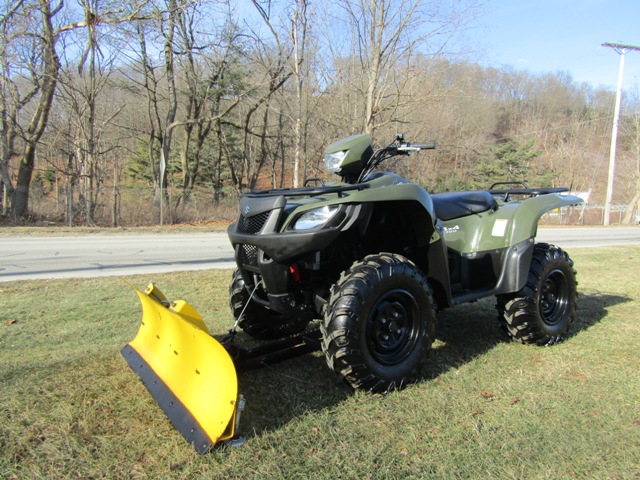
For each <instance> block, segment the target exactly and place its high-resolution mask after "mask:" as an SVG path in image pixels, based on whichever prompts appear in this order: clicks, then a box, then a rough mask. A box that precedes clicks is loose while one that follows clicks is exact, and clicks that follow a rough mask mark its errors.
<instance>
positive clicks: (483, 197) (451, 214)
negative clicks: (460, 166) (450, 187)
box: [431, 190, 498, 220]
mask: <svg viewBox="0 0 640 480" xmlns="http://www.w3.org/2000/svg"><path fill="white" fill-rule="evenodd" d="M431 199H432V200H433V207H434V209H435V212H436V217H437V218H439V219H440V220H452V219H454V218H459V217H465V216H467V215H471V214H473V213H481V212H486V211H487V210H490V209H496V208H497V207H498V204H497V202H496V199H495V198H493V195H491V193H489V192H488V191H486V190H479V191H474V192H447V193H437V194H435V195H431Z"/></svg>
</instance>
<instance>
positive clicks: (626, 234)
mask: <svg viewBox="0 0 640 480" xmlns="http://www.w3.org/2000/svg"><path fill="white" fill-rule="evenodd" d="M538 241H543V242H550V243H556V244H557V245H560V246H561V247H562V248H565V249H567V250H571V249H574V248H584V247H601V246H611V245H625V244H634V243H635V244H637V243H640V227H609V228H602V227H573V228H541V229H540V231H539V232H538ZM233 267H234V260H233V250H232V248H231V244H230V243H229V240H228V238H227V235H226V233H193V234H158V235H130V234H127V235H85V236H58V237H38V236H34V237H30V236H25V237H13V236H8V237H2V236H0V282H3V281H4V282H8V281H15V280H30V279H55V278H82V277H85V278H86V277H99V276H120V275H136V274H152V273H161V272H172V271H179V270H206V269H212V268H233Z"/></svg>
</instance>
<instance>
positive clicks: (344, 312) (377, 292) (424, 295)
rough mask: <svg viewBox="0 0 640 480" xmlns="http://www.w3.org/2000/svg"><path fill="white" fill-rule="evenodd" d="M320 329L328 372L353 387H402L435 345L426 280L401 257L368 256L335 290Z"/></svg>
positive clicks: (351, 269)
mask: <svg viewBox="0 0 640 480" xmlns="http://www.w3.org/2000/svg"><path fill="white" fill-rule="evenodd" d="M321 330H322V336H323V341H322V351H323V352H324V355H325V359H326V361H327V364H328V365H329V368H331V369H332V370H334V371H335V372H336V373H338V374H339V375H341V376H342V377H343V378H344V379H345V380H346V381H347V382H348V383H349V384H351V386H352V387H353V388H355V389H362V390H368V391H371V392H387V391H389V390H392V389H397V388H402V387H403V386H404V385H406V384H407V383H408V382H409V381H411V380H412V379H413V377H414V376H415V374H416V372H417V370H418V368H419V366H420V363H421V361H422V358H423V355H424V353H425V352H426V351H427V350H428V349H429V348H430V347H431V344H432V343H433V338H434V334H435V311H434V307H433V299H432V295H431V289H430V287H429V284H428V282H427V277H426V276H425V275H424V273H422V271H421V270H420V269H419V268H418V267H417V266H416V265H415V264H414V263H413V262H411V261H410V260H408V259H406V258H404V257H402V256H400V255H394V254H390V253H381V254H378V255H370V256H368V257H366V258H365V259H364V260H363V261H359V262H356V263H354V264H353V265H352V266H351V268H350V269H349V270H348V271H346V272H344V273H343V274H342V275H341V277H340V279H339V281H338V282H337V284H336V285H334V286H333V288H332V289H331V296H330V298H329V303H328V305H327V308H326V310H325V315H324V321H323V324H322V326H321Z"/></svg>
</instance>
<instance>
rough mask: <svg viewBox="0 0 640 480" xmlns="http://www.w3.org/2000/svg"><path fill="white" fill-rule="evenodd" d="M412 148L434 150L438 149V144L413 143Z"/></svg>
mask: <svg viewBox="0 0 640 480" xmlns="http://www.w3.org/2000/svg"><path fill="white" fill-rule="evenodd" d="M411 146H412V147H415V148H419V149H420V150H434V149H435V148H436V142H427V143H412V144H411Z"/></svg>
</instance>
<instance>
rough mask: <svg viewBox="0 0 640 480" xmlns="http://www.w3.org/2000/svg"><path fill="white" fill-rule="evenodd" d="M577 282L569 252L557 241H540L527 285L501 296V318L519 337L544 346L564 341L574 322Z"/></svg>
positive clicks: (512, 332)
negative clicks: (558, 245) (551, 242)
mask: <svg viewBox="0 0 640 480" xmlns="http://www.w3.org/2000/svg"><path fill="white" fill-rule="evenodd" d="M577 285H578V282H577V281H576V271H575V270H574V268H573V261H572V260H571V258H569V255H568V254H567V253H566V252H565V251H564V250H562V249H561V248H558V247H556V246H555V245H548V244H546V243H539V244H536V245H535V247H534V251H533V258H532V260H531V267H530V269H529V275H528V277H527V283H526V284H525V286H524V287H523V288H522V290H520V291H519V292H517V293H514V294H507V295H499V296H498V303H497V309H498V316H499V319H500V320H501V321H502V322H503V324H504V326H505V327H506V330H507V333H508V334H509V336H510V337H511V338H512V339H513V340H515V341H519V342H521V343H525V344H532V345H543V346H545V345H553V344H556V343H558V342H561V341H562V340H564V338H565V336H566V334H567V332H568V330H569V327H570V325H571V323H572V322H573V318H574V314H575V310H576V303H577V297H578V294H577Z"/></svg>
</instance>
